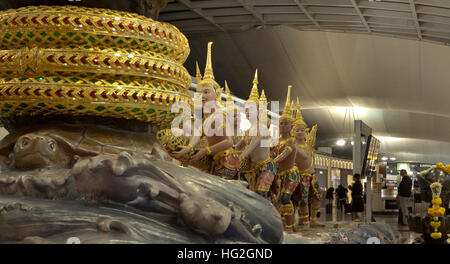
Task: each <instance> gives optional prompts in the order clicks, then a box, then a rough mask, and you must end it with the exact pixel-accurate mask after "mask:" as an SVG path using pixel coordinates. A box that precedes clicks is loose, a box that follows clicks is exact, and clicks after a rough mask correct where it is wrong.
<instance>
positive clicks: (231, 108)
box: [225, 80, 237, 111]
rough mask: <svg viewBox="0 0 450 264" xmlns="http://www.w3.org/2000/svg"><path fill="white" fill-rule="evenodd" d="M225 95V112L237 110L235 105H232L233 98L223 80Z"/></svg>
mask: <svg viewBox="0 0 450 264" xmlns="http://www.w3.org/2000/svg"><path fill="white" fill-rule="evenodd" d="M225 93H226V95H227V99H226V108H227V109H226V110H227V111H234V110H236V109H237V107H236V105H235V104H234V101H233V98H231V92H230V88H228V83H227V80H225Z"/></svg>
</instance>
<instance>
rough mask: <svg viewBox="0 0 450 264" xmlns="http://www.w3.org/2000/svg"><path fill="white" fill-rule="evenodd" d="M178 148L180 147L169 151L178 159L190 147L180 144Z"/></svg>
mask: <svg viewBox="0 0 450 264" xmlns="http://www.w3.org/2000/svg"><path fill="white" fill-rule="evenodd" d="M179 148H180V149H181V150H179V151H174V152H172V153H171V155H172V156H173V157H174V158H177V159H180V158H182V157H183V156H184V155H186V154H187V153H188V152H189V151H190V150H191V148H189V147H187V146H180V147H179Z"/></svg>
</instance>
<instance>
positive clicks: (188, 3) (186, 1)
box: [178, 0, 227, 32]
mask: <svg viewBox="0 0 450 264" xmlns="http://www.w3.org/2000/svg"><path fill="white" fill-rule="evenodd" d="M178 1H179V2H180V3H182V4H183V5H185V6H187V7H188V8H189V9H191V10H192V11H194V12H195V13H197V14H198V15H199V16H201V17H203V18H204V19H205V20H207V21H208V22H209V23H211V24H213V25H214V26H216V27H217V28H219V29H220V30H221V31H223V32H227V31H226V30H225V28H223V27H222V26H221V25H219V24H217V23H216V21H214V18H213V17H211V16H207V15H205V13H204V12H203V10H202V9H201V8H196V7H195V6H194V3H192V2H191V1H190V0H178Z"/></svg>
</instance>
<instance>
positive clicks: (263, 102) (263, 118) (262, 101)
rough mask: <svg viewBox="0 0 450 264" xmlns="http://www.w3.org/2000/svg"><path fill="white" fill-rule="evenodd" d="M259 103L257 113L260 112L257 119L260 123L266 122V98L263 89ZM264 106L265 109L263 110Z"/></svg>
mask: <svg viewBox="0 0 450 264" xmlns="http://www.w3.org/2000/svg"><path fill="white" fill-rule="evenodd" d="M259 101H260V109H259V111H262V112H260V113H259V118H260V120H261V121H266V120H267V119H268V116H267V115H268V110H267V98H266V95H265V93H264V89H263V90H262V91H261V96H260V97H259ZM263 106H265V108H263Z"/></svg>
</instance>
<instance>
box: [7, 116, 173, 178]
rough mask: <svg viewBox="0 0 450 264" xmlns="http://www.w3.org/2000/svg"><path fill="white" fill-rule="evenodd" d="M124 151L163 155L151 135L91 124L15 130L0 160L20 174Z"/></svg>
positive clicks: (64, 165)
mask: <svg viewBox="0 0 450 264" xmlns="http://www.w3.org/2000/svg"><path fill="white" fill-rule="evenodd" d="M123 151H125V152H129V153H133V152H139V153H144V154H158V155H159V156H160V158H161V156H162V158H164V155H165V154H164V150H163V149H162V148H161V147H160V145H159V144H158V143H157V141H156V139H155V137H154V136H152V135H151V134H150V133H147V132H134V131H128V130H120V129H113V128H110V127H107V126H100V125H92V124H90V125H81V124H56V125H45V126H34V127H31V128H26V129H19V130H15V131H13V132H12V133H10V134H9V135H7V136H6V137H5V138H4V139H3V140H1V141H0V156H2V159H3V160H4V161H7V162H8V163H9V165H10V166H11V167H15V168H17V169H20V170H32V169H37V168H45V167H60V168H70V167H72V165H73V163H74V162H75V161H76V160H77V159H78V158H79V157H84V156H96V155H99V154H118V153H120V152H123Z"/></svg>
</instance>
